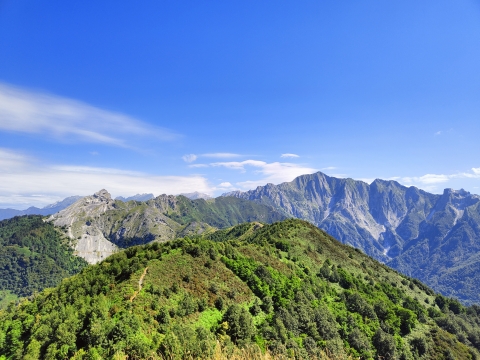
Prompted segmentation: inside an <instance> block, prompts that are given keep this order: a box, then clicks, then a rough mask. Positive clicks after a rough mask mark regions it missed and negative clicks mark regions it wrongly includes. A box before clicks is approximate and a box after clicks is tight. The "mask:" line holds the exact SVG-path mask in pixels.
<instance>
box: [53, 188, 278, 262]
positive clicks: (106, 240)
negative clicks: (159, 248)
mask: <svg viewBox="0 0 480 360" xmlns="http://www.w3.org/2000/svg"><path fill="white" fill-rule="evenodd" d="M284 218H285V216H284V215H283V214H281V213H279V212H278V211H275V210H274V209H272V208H271V207H268V206H265V205H261V204H255V203H253V202H251V201H246V200H242V199H234V198H219V199H211V200H208V201H205V200H204V199H198V200H190V199H187V198H186V197H184V196H172V195H160V196H158V197H156V198H154V199H151V200H148V201H141V202H138V201H128V202H123V201H120V200H112V198H111V196H110V194H109V193H108V192H107V191H106V190H101V191H99V192H97V193H96V194H94V195H92V196H86V197H84V198H82V199H81V200H80V201H78V202H76V203H75V204H73V205H71V206H70V207H68V208H66V209H64V210H62V211H60V212H59V213H57V214H54V215H52V216H51V217H50V218H49V221H51V222H52V223H53V224H54V225H55V226H58V227H63V228H64V230H65V234H66V235H68V236H69V237H70V238H71V239H74V240H75V241H76V244H75V251H76V254H78V255H79V256H81V257H83V258H84V259H86V260H87V261H88V262H90V263H95V262H98V261H100V260H102V259H104V258H106V257H107V256H109V255H111V254H112V253H114V252H115V251H117V249H118V248H125V247H128V246H132V245H138V244H145V243H148V242H151V241H167V240H172V239H174V238H175V237H177V236H186V235H192V234H199V233H203V232H205V231H207V232H208V231H213V230H214V228H224V227H228V226H232V225H236V224H239V223H242V222H246V221H262V222H266V223H271V222H274V221H278V220H282V219H284Z"/></svg>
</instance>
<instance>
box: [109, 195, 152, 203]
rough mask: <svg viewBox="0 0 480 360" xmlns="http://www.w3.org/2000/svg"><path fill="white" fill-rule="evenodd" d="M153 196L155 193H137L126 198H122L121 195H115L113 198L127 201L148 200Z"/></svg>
mask: <svg viewBox="0 0 480 360" xmlns="http://www.w3.org/2000/svg"><path fill="white" fill-rule="evenodd" d="M154 197H155V195H153V194H137V195H133V196H130V197H127V198H124V197H123V196H117V197H116V198H115V200H121V201H123V202H127V201H130V200H136V201H148V200H151V199H153V198H154Z"/></svg>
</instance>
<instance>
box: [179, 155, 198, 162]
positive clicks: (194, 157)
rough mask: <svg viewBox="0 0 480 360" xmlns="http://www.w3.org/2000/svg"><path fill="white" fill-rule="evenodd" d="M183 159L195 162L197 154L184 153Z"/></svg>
mask: <svg viewBox="0 0 480 360" xmlns="http://www.w3.org/2000/svg"><path fill="white" fill-rule="evenodd" d="M182 159H183V161H185V162H187V163H191V162H194V161H195V160H197V155H195V154H186V155H183V156H182Z"/></svg>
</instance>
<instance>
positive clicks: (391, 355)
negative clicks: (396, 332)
mask: <svg viewBox="0 0 480 360" xmlns="http://www.w3.org/2000/svg"><path fill="white" fill-rule="evenodd" d="M372 340H373V345H374V346H375V348H376V349H377V355H378V356H382V357H383V358H384V359H387V360H388V359H392V360H393V359H395V352H396V345H395V338H394V337H393V336H392V335H390V334H387V333H386V332H384V331H383V330H382V329H378V330H377V332H376V333H375V335H374V336H373V339H372Z"/></svg>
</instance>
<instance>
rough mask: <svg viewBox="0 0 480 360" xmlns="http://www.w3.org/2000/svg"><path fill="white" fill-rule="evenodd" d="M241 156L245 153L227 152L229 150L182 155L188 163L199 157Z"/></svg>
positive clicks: (224, 157)
mask: <svg viewBox="0 0 480 360" xmlns="http://www.w3.org/2000/svg"><path fill="white" fill-rule="evenodd" d="M241 156H243V155H240V154H234V153H227V152H218V153H207V154H186V155H183V156H182V159H183V161H185V162H187V163H191V162H194V161H195V160H197V159H198V158H213V159H215V158H216V159H233V158H238V157H241Z"/></svg>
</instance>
